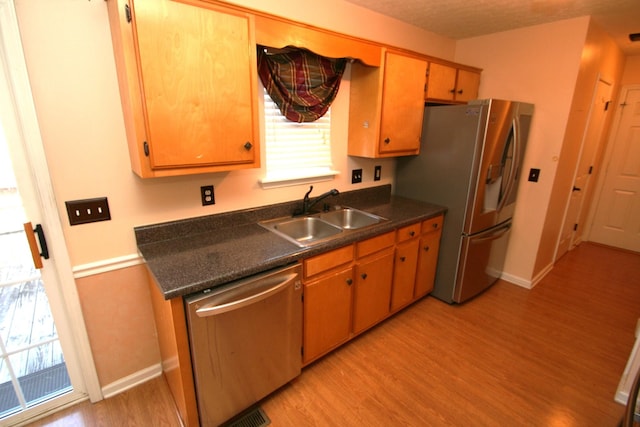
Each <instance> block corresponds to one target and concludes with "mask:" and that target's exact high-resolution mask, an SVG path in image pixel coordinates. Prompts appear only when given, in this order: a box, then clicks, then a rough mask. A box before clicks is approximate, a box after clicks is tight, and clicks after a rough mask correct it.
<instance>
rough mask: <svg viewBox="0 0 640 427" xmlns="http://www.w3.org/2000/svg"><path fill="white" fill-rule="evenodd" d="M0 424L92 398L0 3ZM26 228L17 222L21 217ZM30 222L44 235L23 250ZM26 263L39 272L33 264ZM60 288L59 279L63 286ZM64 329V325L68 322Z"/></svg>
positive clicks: (34, 132)
mask: <svg viewBox="0 0 640 427" xmlns="http://www.w3.org/2000/svg"><path fill="white" fill-rule="evenodd" d="M0 123H1V126H0V252H1V255H0V424H1V425H12V424H16V423H19V422H23V421H24V420H26V419H29V418H31V417H34V416H36V415H38V414H41V413H44V412H48V411H51V410H53V409H55V408H56V407H60V406H62V405H66V404H69V403H70V402H73V401H76V400H80V399H86V398H87V396H90V397H91V399H92V400H98V399H99V398H101V396H100V389H99V385H98V382H97V376H96V373H95V367H94V365H93V360H92V357H91V353H90V349H89V345H88V338H87V336H86V330H85V328H84V321H83V320H82V315H81V312H80V305H79V301H78V296H77V293H76V289H75V282H74V280H73V275H72V273H71V266H70V263H69V260H68V255H67V253H66V248H65V245H64V238H63V235H62V226H61V224H60V218H59V216H58V213H57V208H56V204H55V200H54V197H53V190H52V186H51V182H50V180H49V174H48V169H47V164H46V159H45V156H44V150H43V147H42V141H41V138H40V134H39V128H38V124H37V119H36V114H35V109H34V105H33V101H32V95H31V90H30V87H29V82H28V77H27V71H26V65H25V63H24V56H23V54H22V47H21V44H20V37H19V31H18V26H17V20H16V17H15V10H14V7H13V2H11V1H5V0H0ZM27 221H30V222H31V223H32V224H33V225H32V226H29V227H26V230H28V231H29V232H28V233H25V227H23V223H24V222H27ZM36 225H40V226H41V227H42V230H43V233H41V234H40V236H42V235H44V234H46V235H47V236H46V238H47V243H48V245H47V246H48V249H49V253H50V256H49V257H48V258H47V257H41V256H40V253H43V254H44V253H45V250H44V247H45V245H44V240H40V239H38V238H36V241H37V242H36V243H35V245H34V246H32V247H33V248H34V249H33V250H34V251H35V256H34V257H32V252H31V251H30V250H29V244H28V243H27V239H26V236H27V235H29V234H31V233H30V231H31V229H33V228H34V227H35V226H36ZM36 262H41V263H42V268H41V269H36V268H34V264H35V263H36ZM63 284H64V285H63ZM71 325H74V327H73V328H71Z"/></svg>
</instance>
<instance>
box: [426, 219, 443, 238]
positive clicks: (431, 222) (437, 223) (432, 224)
mask: <svg viewBox="0 0 640 427" xmlns="http://www.w3.org/2000/svg"><path fill="white" fill-rule="evenodd" d="M442 220H443V216H442V215H438V216H436V217H434V218H429V219H427V220H424V221H422V234H425V233H431V232H433V231H438V230H440V229H442Z"/></svg>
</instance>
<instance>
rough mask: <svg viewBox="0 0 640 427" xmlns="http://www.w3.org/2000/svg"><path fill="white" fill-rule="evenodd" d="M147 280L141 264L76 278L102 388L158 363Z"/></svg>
mask: <svg viewBox="0 0 640 427" xmlns="http://www.w3.org/2000/svg"><path fill="white" fill-rule="evenodd" d="M147 280H148V276H147V272H146V269H145V267H144V265H137V266H135V267H130V268H123V269H119V270H115V271H111V272H108V273H103V274H96V275H92V276H90V277H83V278H79V279H77V280H76V284H77V286H78V294H79V296H80V304H81V305H82V312H83V314H84V320H85V324H86V326H87V333H88V335H89V342H90V344H91V350H92V352H93V357H94V361H95V364H96V369H97V371H98V379H99V381H100V384H101V385H102V386H105V385H108V384H112V383H114V382H117V381H118V380H120V379H122V378H123V377H126V376H128V375H131V374H132V373H134V372H137V371H139V370H141V369H144V368H147V367H150V366H152V365H155V364H158V363H159V361H160V349H159V347H158V337H157V334H156V330H155V325H154V323H153V320H152V319H153V309H152V307H151V303H150V301H151V295H150V293H149V287H148V285H147Z"/></svg>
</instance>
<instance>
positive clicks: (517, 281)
mask: <svg viewBox="0 0 640 427" xmlns="http://www.w3.org/2000/svg"><path fill="white" fill-rule="evenodd" d="M500 279H502V280H504V281H506V282H509V283H512V284H514V285H517V286H520V287H522V288H526V289H531V288H533V285H532V284H531V281H529V280H526V279H523V278H522V277H518V276H514V275H513V274H509V273H505V272H503V273H502V274H501V275H500Z"/></svg>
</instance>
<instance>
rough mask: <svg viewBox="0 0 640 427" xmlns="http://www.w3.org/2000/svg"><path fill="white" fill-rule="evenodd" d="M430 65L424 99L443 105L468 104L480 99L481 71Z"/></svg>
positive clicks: (435, 64)
mask: <svg viewBox="0 0 640 427" xmlns="http://www.w3.org/2000/svg"><path fill="white" fill-rule="evenodd" d="M461 67H462V66H456V65H448V64H441V63H438V62H430V63H429V71H428V72H427V79H426V81H427V84H426V87H425V92H424V98H425V100H426V101H433V102H442V103H466V102H468V101H470V100H472V99H476V98H477V97H478V86H480V70H478V69H471V68H469V69H467V68H461Z"/></svg>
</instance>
